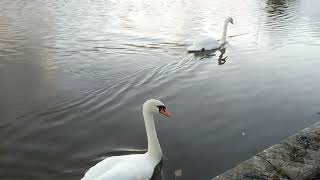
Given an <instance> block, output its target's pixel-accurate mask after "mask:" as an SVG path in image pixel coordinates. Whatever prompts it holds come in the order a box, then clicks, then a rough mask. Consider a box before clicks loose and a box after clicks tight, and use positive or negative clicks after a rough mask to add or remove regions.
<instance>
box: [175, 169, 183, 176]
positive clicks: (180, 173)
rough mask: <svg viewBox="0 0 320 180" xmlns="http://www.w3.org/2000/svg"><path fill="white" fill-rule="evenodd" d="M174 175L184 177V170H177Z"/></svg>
mask: <svg viewBox="0 0 320 180" xmlns="http://www.w3.org/2000/svg"><path fill="white" fill-rule="evenodd" d="M174 175H175V176H176V177H180V176H182V169H177V170H175V171H174Z"/></svg>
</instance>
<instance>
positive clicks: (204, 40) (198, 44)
mask: <svg viewBox="0 0 320 180" xmlns="http://www.w3.org/2000/svg"><path fill="white" fill-rule="evenodd" d="M229 22H230V23H231V24H233V19H232V17H227V18H226V19H225V21H224V26H223V32H222V37H221V39H220V40H217V39H215V38H213V37H210V36H207V35H202V36H200V37H199V38H197V39H196V40H195V41H194V42H193V44H192V45H191V46H190V47H188V49H187V50H188V52H195V51H207V50H213V49H219V48H220V47H221V46H222V45H223V44H224V43H225V42H226V37H227V28H228V23H229Z"/></svg>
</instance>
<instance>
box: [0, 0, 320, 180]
mask: <svg viewBox="0 0 320 180" xmlns="http://www.w3.org/2000/svg"><path fill="white" fill-rule="evenodd" d="M319 8H320V2H319V0H233V1H227V0H215V1H212V0H202V1H197V0H188V1H183V0H162V1H156V0H121V1H118V0H70V1H63V0H58V1H49V0H41V1H40V0H14V1H11V0H1V1H0V112H1V119H0V129H1V130H0V140H1V143H0V179H3V180H44V179H45V180H57V179H59V180H78V179H80V178H81V177H82V176H83V174H84V173H85V172H86V171H87V169H88V168H89V167H90V166H92V165H93V164H95V163H96V162H98V161H100V160H102V159H103V158H105V157H108V156H110V155H113V154H128V153H132V152H134V153H135V152H137V151H138V152H139V153H140V152H143V151H145V149H146V146H147V143H146V135H145V129H144V124H143V120H142V114H141V110H142V103H143V102H144V101H145V100H146V99H149V98H158V99H161V100H162V101H163V102H165V104H166V105H167V107H168V108H169V109H170V110H171V111H173V112H174V116H173V117H172V118H171V119H165V118H162V117H157V122H156V126H157V130H158V136H159V139H160V143H161V146H162V149H163V153H164V158H163V159H164V163H163V168H162V173H161V179H163V180H164V179H165V180H171V179H174V171H175V170H177V169H182V171H183V175H182V177H179V178H176V179H183V180H195V179H210V178H211V177H213V176H215V175H217V174H219V173H222V172H223V171H224V170H226V169H228V168H231V167H233V166H235V165H236V164H237V163H239V162H241V161H243V160H245V159H247V158H249V157H250V156H252V155H254V154H255V153H257V152H259V151H261V150H263V149H265V148H267V147H268V146H270V145H272V144H274V143H277V142H279V141H280V140H282V139H283V138H285V137H287V136H289V135H291V134H292V133H294V132H296V131H298V130H300V129H302V128H304V127H306V126H308V125H311V124H313V123H315V122H317V121H319V120H320V116H319V115H318V113H319V112H320V96H319V92H320V79H319V77H320V71H319V67H320V60H319V58H320V48H319V47H320V33H319V32H320V11H319ZM226 16H232V17H233V19H234V22H235V23H234V25H230V26H229V27H230V28H229V31H228V35H229V36H230V37H229V38H228V41H229V44H228V45H227V48H226V51H225V52H216V53H214V54H213V53H211V54H210V55H197V56H195V55H193V54H187V53H186V48H187V47H188V45H190V44H191V42H192V40H193V39H194V38H195V37H196V36H197V35H200V34H201V33H204V32H210V33H212V34H214V35H215V36H217V37H220V36H221V35H220V34H221V29H222V25H223V20H224V18H225V17H226ZM243 133H245V135H242V134H243ZM159 179H160V177H159Z"/></svg>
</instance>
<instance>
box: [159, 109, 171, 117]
mask: <svg viewBox="0 0 320 180" xmlns="http://www.w3.org/2000/svg"><path fill="white" fill-rule="evenodd" d="M160 113H161V114H163V115H164V116H167V117H170V116H171V115H172V113H171V112H170V111H168V110H163V109H161V110H160Z"/></svg>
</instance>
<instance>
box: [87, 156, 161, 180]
mask: <svg viewBox="0 0 320 180" xmlns="http://www.w3.org/2000/svg"><path fill="white" fill-rule="evenodd" d="M154 167H155V166H153V165H152V164H151V163H150V162H149V161H148V159H147V158H146V157H145V156H144V154H135V155H126V156H113V157H110V158H107V159H105V160H103V161H101V162H99V163H98V164H96V165H95V166H93V167H92V168H90V169H89V170H88V171H87V172H86V174H85V176H84V177H83V178H82V179H81V180H115V179H117V180H148V179H150V178H151V177H152V174H153V170H154Z"/></svg>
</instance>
